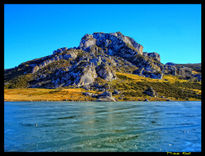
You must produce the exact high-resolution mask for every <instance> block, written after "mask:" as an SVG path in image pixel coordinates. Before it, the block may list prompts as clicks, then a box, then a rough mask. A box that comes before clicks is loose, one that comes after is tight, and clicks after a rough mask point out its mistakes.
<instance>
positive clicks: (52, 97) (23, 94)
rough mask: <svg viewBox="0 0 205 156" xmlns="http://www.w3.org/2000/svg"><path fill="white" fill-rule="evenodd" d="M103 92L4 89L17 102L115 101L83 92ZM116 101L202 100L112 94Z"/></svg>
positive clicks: (7, 98) (5, 99) (10, 100)
mask: <svg viewBox="0 0 205 156" xmlns="http://www.w3.org/2000/svg"><path fill="white" fill-rule="evenodd" d="M86 92H89V93H93V94H101V93H102V92H98V91H93V90H90V91H88V90H85V89H82V88H69V89H65V88H61V89H43V88H21V89H20V88H19V89H4V101H5V102H17V101H28V102H29V101H30V102H37V101H44V102H52V101H64V102H65V101H67V102H101V101H102V102H115V101H109V100H107V101H106V99H100V101H98V100H99V99H96V98H95V97H92V96H87V95H85V94H83V93H86ZM112 97H113V98H114V99H115V100H116V102H121V101H201V99H197V98H174V97H165V96H156V97H152V96H141V97H136V96H122V95H120V94H118V95H112Z"/></svg>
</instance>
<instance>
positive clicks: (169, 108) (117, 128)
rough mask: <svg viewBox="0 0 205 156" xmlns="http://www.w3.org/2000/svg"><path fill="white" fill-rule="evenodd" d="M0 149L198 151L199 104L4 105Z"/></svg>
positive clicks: (45, 150) (12, 103)
mask: <svg viewBox="0 0 205 156" xmlns="http://www.w3.org/2000/svg"><path fill="white" fill-rule="evenodd" d="M4 151H5V152H7V151H20V152H53V151H57V152H95V151H97V152H107V151H111V152H112V151H113V152H126V151H129V152H170V151H171V152H201V102H193V101H192V102H190V101H189V102H5V103H4Z"/></svg>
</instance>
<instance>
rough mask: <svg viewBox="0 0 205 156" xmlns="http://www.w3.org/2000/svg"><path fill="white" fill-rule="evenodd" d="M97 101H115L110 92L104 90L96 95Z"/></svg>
mask: <svg viewBox="0 0 205 156" xmlns="http://www.w3.org/2000/svg"><path fill="white" fill-rule="evenodd" d="M97 101H106V102H112V101H113V102H115V101H116V100H115V98H114V97H112V93H111V92H108V91H105V92H103V93H102V94H99V95H98V96H97Z"/></svg>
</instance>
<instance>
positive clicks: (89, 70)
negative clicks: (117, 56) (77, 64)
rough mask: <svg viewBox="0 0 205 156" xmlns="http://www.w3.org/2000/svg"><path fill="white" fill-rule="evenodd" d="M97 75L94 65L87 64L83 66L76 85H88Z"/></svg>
mask: <svg viewBox="0 0 205 156" xmlns="http://www.w3.org/2000/svg"><path fill="white" fill-rule="evenodd" d="M96 77H97V73H96V70H95V66H94V65H93V64H91V65H88V66H87V67H85V68H83V71H82V72H81V74H80V78H79V82H78V86H84V85H90V84H92V83H93V82H94V80H95V78H96Z"/></svg>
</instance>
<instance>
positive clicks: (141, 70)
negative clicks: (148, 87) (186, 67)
mask: <svg viewBox="0 0 205 156" xmlns="http://www.w3.org/2000/svg"><path fill="white" fill-rule="evenodd" d="M150 70H151V69H150ZM150 70H149V69H148V70H146V69H144V68H139V69H137V70H135V71H133V74H136V75H139V76H144V77H149V78H153V79H162V77H163V73H161V72H158V71H152V70H151V71H150Z"/></svg>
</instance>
